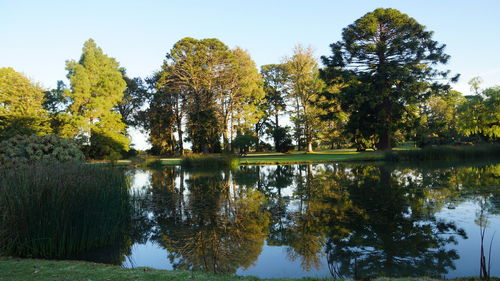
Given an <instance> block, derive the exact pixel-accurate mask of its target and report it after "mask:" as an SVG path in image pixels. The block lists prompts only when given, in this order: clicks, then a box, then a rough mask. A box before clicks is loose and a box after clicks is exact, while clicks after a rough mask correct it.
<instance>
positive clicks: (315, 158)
mask: <svg viewBox="0 0 500 281" xmlns="http://www.w3.org/2000/svg"><path fill="white" fill-rule="evenodd" d="M382 157H383V154H382V153H380V152H376V151H367V152H356V150H355V149H334V150H321V151H317V152H313V153H304V152H294V153H290V154H284V153H255V154H249V155H247V156H245V157H241V158H240V164H297V163H327V162H337V161H362V160H364V161H372V160H381V159H382Z"/></svg>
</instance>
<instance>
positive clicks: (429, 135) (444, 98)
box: [416, 90, 465, 146]
mask: <svg viewBox="0 0 500 281" xmlns="http://www.w3.org/2000/svg"><path fill="white" fill-rule="evenodd" d="M464 102H465V98H464V97H463V96H462V94H461V93H460V92H457V91H453V90H452V91H449V92H445V93H444V94H443V95H439V96H433V97H431V98H429V99H428V100H427V101H426V102H425V103H423V104H422V105H421V113H420V116H421V117H420V124H418V129H417V130H416V134H417V141H418V143H419V145H420V146H425V145H427V144H432V143H429V142H430V140H432V139H433V138H434V139H436V140H435V141H433V143H434V144H453V143H454V142H457V141H458V140H459V138H460V134H459V132H458V131H459V129H458V124H457V123H458V121H457V120H458V108H459V107H460V106H461V105H462V104H463V103H464Z"/></svg>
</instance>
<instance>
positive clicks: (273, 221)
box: [149, 164, 500, 278]
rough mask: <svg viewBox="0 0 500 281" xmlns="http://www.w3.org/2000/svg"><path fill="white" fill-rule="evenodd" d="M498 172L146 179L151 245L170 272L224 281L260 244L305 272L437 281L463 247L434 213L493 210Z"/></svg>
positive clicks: (355, 170)
mask: <svg viewBox="0 0 500 281" xmlns="http://www.w3.org/2000/svg"><path fill="white" fill-rule="evenodd" d="M499 170H500V165H498V164H497V165H483V166H480V167H470V166H468V167H446V168H442V167H441V168H438V169H436V168H433V169H429V168H422V167H401V166H397V167H390V166H387V165H385V166H382V165H347V166H346V165H340V164H325V165H294V166H281V165H278V166H247V167H240V168H239V169H238V170H236V171H229V170H226V171H218V172H206V171H205V172H203V171H183V170H181V169H179V168H164V169H162V170H157V171H154V172H153V175H152V180H151V183H152V188H151V202H150V204H149V205H150V209H149V210H150V212H151V213H152V216H150V220H151V221H150V223H149V225H150V226H151V227H150V228H151V229H152V230H151V234H150V239H152V240H153V241H156V242H157V243H159V244H160V245H162V246H163V247H164V248H165V249H166V250H168V252H169V259H170V261H171V263H172V264H173V266H174V268H183V269H191V270H206V271H212V272H217V273H227V274H233V273H235V272H236V270H237V269H239V268H243V269H246V268H248V267H250V266H251V265H252V264H253V263H254V262H255V261H256V260H257V258H258V257H259V255H260V253H261V251H262V247H263V245H264V241H265V240H267V244H268V245H269V246H284V247H287V253H288V257H289V259H291V260H300V263H301V265H302V267H303V269H305V270H310V269H313V268H318V267H319V266H320V265H321V263H322V261H323V260H326V261H327V263H328V267H329V269H330V271H331V273H332V275H333V276H335V277H349V278H353V277H354V278H365V277H370V276H381V275H384V276H394V277H396V276H423V275H427V276H428V275H433V276H436V275H438V276H440V275H444V274H446V273H447V272H448V271H449V270H450V269H454V268H455V266H454V261H455V260H457V259H458V258H459V255H458V253H457V252H456V251H455V250H453V249H452V247H451V245H453V244H456V243H457V241H458V240H459V239H465V238H467V235H466V233H465V232H464V230H463V229H460V228H459V227H458V226H457V225H456V223H455V222H453V221H450V220H447V219H439V218H438V217H437V216H436V213H437V212H439V211H440V210H441V209H442V208H443V207H449V208H452V207H453V206H454V205H456V204H458V203H460V202H463V201H465V200H471V199H472V200H476V201H478V202H479V201H480V202H485V203H484V204H482V206H485V207H484V208H485V210H486V209H487V212H489V213H495V212H498V210H499V202H500V197H499V189H498V186H499Z"/></svg>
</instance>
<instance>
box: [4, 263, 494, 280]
mask: <svg viewBox="0 0 500 281" xmlns="http://www.w3.org/2000/svg"><path fill="white" fill-rule="evenodd" d="M7 280H8V281H30V280H37V281H55V280H58V281H89V280H92V281H97V280H109V281H112V280H116V281H128V280H130V281H132V280H134V281H136V280H145V281H149V280H151V281H152V280H155V281H156V280H172V281H174V280H175V281H184V280H186V281H188V280H200V281H201V280H205V281H229V280H248V281H250V280H274V281H285V280H289V281H293V280H302V281H308V280H309V281H312V280H318V281H319V280H331V279H327V278H321V279H318V278H303V279H259V278H256V277H238V276H223V275H214V274H209V273H202V272H190V271H182V270H156V269H151V268H144V267H142V268H134V269H128V268H122V267H119V266H112V265H104V264H96V263H90V262H80V261H52V260H36V259H17V258H6V257H0V281H7ZM389 280H391V281H393V280H394V281H396V280H397V281H417V280H420V281H423V280H426V281H437V279H431V278H425V277H419V278H378V279H374V281H389ZM453 280H456V281H466V280H471V281H472V280H479V279H477V278H459V279H453ZM490 280H492V281H498V280H500V279H498V278H491V279H490Z"/></svg>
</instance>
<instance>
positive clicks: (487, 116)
mask: <svg viewBox="0 0 500 281" xmlns="http://www.w3.org/2000/svg"><path fill="white" fill-rule="evenodd" d="M466 99H467V101H466V102H464V103H463V104H462V105H461V106H460V108H459V109H458V111H459V118H458V120H459V125H458V127H459V130H460V132H462V133H463V134H465V135H467V136H470V135H476V134H477V135H481V136H484V137H485V138H488V139H490V140H495V139H498V138H499V137H500V110H499V108H500V86H497V87H492V88H488V89H485V90H484V91H482V92H481V93H478V94H477V95H475V96H466Z"/></svg>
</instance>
